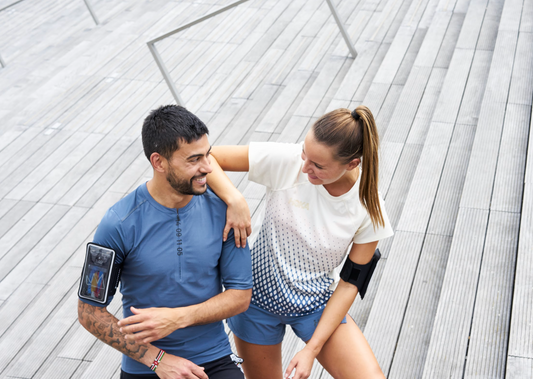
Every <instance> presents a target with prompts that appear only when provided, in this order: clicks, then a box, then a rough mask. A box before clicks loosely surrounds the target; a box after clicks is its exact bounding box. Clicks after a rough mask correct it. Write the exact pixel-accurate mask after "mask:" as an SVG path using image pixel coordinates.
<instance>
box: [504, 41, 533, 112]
mask: <svg viewBox="0 0 533 379" xmlns="http://www.w3.org/2000/svg"><path fill="white" fill-rule="evenodd" d="M532 68H533V33H524V32H521V33H520V35H519V36H518V43H517V46H516V59H515V62H514V65H513V74H512V76H511V87H510V88H509V103H511V104H524V105H529V106H531V104H532V102H533V96H532V94H533V73H532V72H531V71H532Z"/></svg>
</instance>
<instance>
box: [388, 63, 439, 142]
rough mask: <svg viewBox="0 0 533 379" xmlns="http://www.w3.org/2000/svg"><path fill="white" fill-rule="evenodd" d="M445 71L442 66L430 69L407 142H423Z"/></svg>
mask: <svg viewBox="0 0 533 379" xmlns="http://www.w3.org/2000/svg"><path fill="white" fill-rule="evenodd" d="M447 72H448V70H446V69H444V68H434V69H433V70H432V71H431V75H430V77H429V79H428V82H427V85H426V88H425V90H424V95H423V97H422V99H421V100H420V104H419V106H418V109H417V111H416V116H415V119H414V120H413V123H412V125H411V129H410V130H409V135H408V136H407V140H406V142H407V143H410V144H420V145H423V144H424V142H425V140H426V137H427V133H428V130H429V127H430V125H431V120H432V119H433V113H434V112H435V108H436V107H437V102H438V100H439V97H440V94H441V90H442V86H443V84H444V80H445V78H446V74H447ZM391 132H392V131H391Z"/></svg>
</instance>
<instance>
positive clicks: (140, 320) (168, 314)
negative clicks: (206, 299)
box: [118, 307, 188, 343]
mask: <svg viewBox="0 0 533 379" xmlns="http://www.w3.org/2000/svg"><path fill="white" fill-rule="evenodd" d="M130 309H131V311H132V312H133V314H134V315H133V316H130V317H127V318H125V319H123V320H120V321H119V322H118V326H119V327H120V332H121V333H124V334H125V338H126V339H128V340H129V339H131V340H136V341H137V342H144V343H150V342H152V341H157V340H160V339H161V338H163V337H166V336H168V335H169V334H170V333H172V332H173V331H175V330H177V329H181V328H184V327H186V326H188V325H187V324H186V321H185V315H186V312H181V311H180V310H181V308H145V309H137V308H134V307H131V308H130Z"/></svg>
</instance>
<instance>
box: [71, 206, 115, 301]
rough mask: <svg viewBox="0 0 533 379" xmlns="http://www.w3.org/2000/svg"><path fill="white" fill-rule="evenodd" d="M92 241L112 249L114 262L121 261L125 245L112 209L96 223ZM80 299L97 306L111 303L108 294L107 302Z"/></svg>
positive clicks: (111, 297)
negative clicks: (96, 226)
mask: <svg viewBox="0 0 533 379" xmlns="http://www.w3.org/2000/svg"><path fill="white" fill-rule="evenodd" d="M93 242H94V243H95V244H98V245H101V246H105V247H108V248H110V249H113V250H114V251H115V254H116V256H115V262H116V263H121V262H122V261H123V260H124V256H125V247H124V242H123V238H122V235H121V233H120V219H119V217H118V215H117V214H116V213H115V212H114V211H113V209H109V210H108V211H107V212H106V214H105V215H104V217H103V218H102V221H101V222H100V224H99V225H98V228H96V232H95V234H94V237H93ZM80 300H81V301H83V302H84V303H87V304H91V305H94V306H97V307H107V306H108V305H109V303H111V300H113V296H110V297H109V298H108V299H107V303H105V304H101V303H96V302H93V301H90V300H87V299H81V298H80Z"/></svg>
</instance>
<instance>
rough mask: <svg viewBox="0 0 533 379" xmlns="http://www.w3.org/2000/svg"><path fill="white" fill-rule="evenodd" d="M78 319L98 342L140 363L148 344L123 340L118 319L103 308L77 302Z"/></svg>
mask: <svg viewBox="0 0 533 379" xmlns="http://www.w3.org/2000/svg"><path fill="white" fill-rule="evenodd" d="M78 318H79V321H80V323H81V324H82V325H83V327H84V328H85V329H87V330H88V331H89V332H90V333H91V334H93V335H94V336H95V337H97V338H98V339H99V340H101V341H103V342H104V343H106V344H108V345H109V346H111V347H113V348H115V349H117V350H118V351H120V352H121V353H123V354H126V355H127V356H128V357H130V358H132V359H135V360H136V361H139V362H141V360H142V359H143V358H144V356H145V355H146V353H147V352H148V349H149V347H150V345H149V344H144V343H139V342H136V341H134V340H126V339H125V338H124V335H123V334H122V333H121V332H120V330H119V329H120V328H119V327H118V325H117V322H118V319H117V318H116V317H115V316H113V315H112V314H111V313H109V312H108V311H107V309H105V308H99V307H95V306H92V305H89V304H87V303H84V302H82V301H78Z"/></svg>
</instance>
